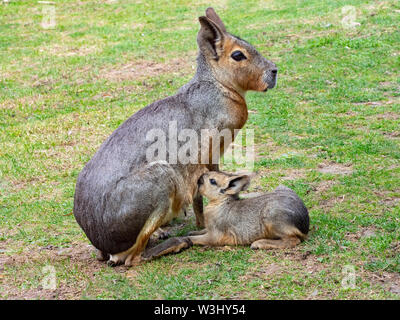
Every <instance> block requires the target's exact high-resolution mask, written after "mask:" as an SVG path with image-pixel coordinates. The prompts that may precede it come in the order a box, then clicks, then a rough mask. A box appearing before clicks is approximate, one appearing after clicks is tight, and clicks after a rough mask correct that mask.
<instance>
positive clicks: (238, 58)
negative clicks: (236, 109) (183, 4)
mask: <svg viewBox="0 0 400 320" xmlns="http://www.w3.org/2000/svg"><path fill="white" fill-rule="evenodd" d="M199 21H200V25H201V28H200V31H199V33H198V35H197V43H198V46H199V50H200V54H202V55H203V56H204V57H205V60H206V62H207V63H208V64H209V65H210V67H211V69H212V72H213V75H214V77H215V78H216V80H218V81H219V82H220V83H222V84H223V85H224V86H226V87H228V88H231V89H234V90H236V91H238V92H246V91H247V90H254V91H267V90H268V89H272V88H273V87H275V85H276V80H277V74H278V69H277V67H276V65H275V64H274V63H273V62H271V61H269V60H267V59H266V58H264V57H263V56H262V55H261V54H260V53H259V52H258V51H257V50H256V49H255V48H254V47H253V46H252V45H251V44H249V43H247V42H246V41H244V40H242V39H240V38H238V37H236V36H234V35H232V34H230V33H228V32H227V31H226V28H225V25H224V23H223V22H222V20H221V18H220V17H219V16H218V15H217V14H216V13H215V11H214V9H213V8H208V9H207V10H206V16H202V17H199Z"/></svg>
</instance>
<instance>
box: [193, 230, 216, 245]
mask: <svg viewBox="0 0 400 320" xmlns="http://www.w3.org/2000/svg"><path fill="white" fill-rule="evenodd" d="M188 238H189V239H190V240H191V241H192V243H193V244H194V245H200V246H214V245H215V243H214V241H213V239H212V237H211V234H210V233H209V232H207V233H204V234H202V235H197V236H189V237H188Z"/></svg>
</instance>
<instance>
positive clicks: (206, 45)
mask: <svg viewBox="0 0 400 320" xmlns="http://www.w3.org/2000/svg"><path fill="white" fill-rule="evenodd" d="M199 21H200V24H201V28H200V31H199V33H198V34H197V44H198V45H199V49H200V51H201V52H202V53H203V54H205V55H206V56H209V57H211V58H213V59H215V60H218V58H219V54H220V53H221V50H222V42H223V40H224V33H223V32H222V30H221V29H220V28H219V27H218V26H217V25H216V24H215V23H214V22H213V21H212V20H210V19H208V18H207V17H199Z"/></svg>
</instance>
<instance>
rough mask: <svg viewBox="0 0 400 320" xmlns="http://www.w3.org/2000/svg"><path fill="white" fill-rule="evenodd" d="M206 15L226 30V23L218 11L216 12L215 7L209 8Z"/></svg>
mask: <svg viewBox="0 0 400 320" xmlns="http://www.w3.org/2000/svg"><path fill="white" fill-rule="evenodd" d="M206 16H207V18H208V19H210V20H212V21H213V22H215V24H216V25H217V26H218V27H219V28H220V29H221V31H222V32H226V28H225V25H224V23H223V22H222V20H221V18H220V17H219V16H218V15H217V13H216V12H215V10H214V9H213V8H211V7H210V8H207V10H206Z"/></svg>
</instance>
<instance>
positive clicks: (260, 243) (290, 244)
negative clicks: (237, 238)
mask: <svg viewBox="0 0 400 320" xmlns="http://www.w3.org/2000/svg"><path fill="white" fill-rule="evenodd" d="M300 242H301V240H300V239H299V238H298V237H287V238H282V239H279V240H271V239H260V240H257V241H254V242H253V243H252V244H251V249H286V248H294V247H295V246H297V245H298V244H299V243H300Z"/></svg>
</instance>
